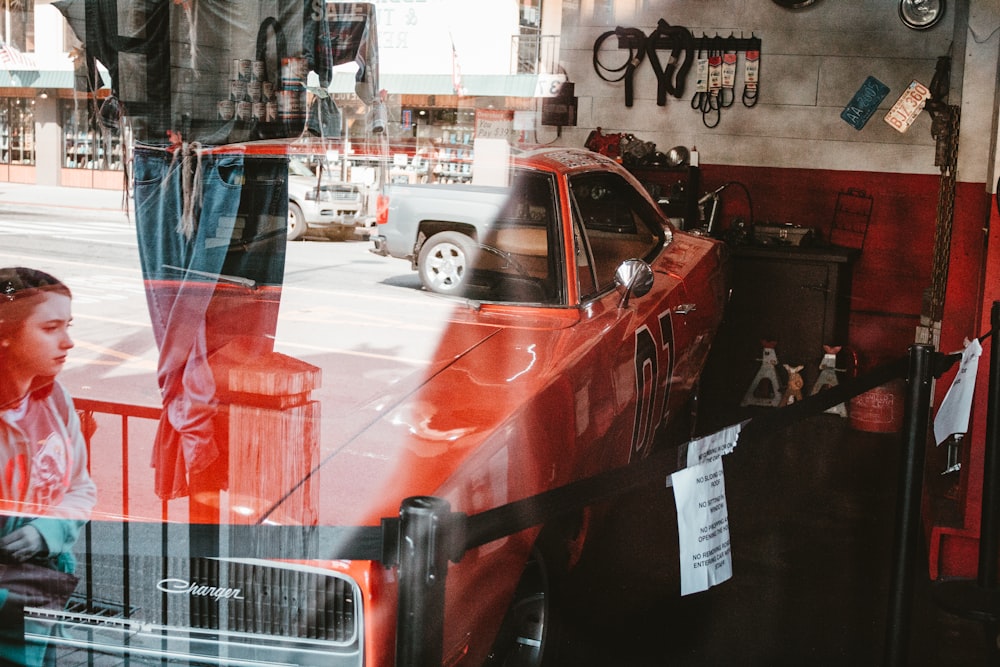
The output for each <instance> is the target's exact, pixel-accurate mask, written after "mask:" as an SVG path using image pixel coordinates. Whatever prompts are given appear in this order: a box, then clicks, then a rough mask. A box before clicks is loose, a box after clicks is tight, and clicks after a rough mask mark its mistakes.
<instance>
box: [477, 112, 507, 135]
mask: <svg viewBox="0 0 1000 667" xmlns="http://www.w3.org/2000/svg"><path fill="white" fill-rule="evenodd" d="M513 135H514V111H513V110H510V109H476V139H503V140H504V141H508V140H510V139H511V137H512V136H513Z"/></svg>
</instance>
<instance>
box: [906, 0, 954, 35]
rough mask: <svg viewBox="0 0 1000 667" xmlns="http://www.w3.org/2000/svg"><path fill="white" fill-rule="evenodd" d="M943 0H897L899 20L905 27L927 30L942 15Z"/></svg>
mask: <svg viewBox="0 0 1000 667" xmlns="http://www.w3.org/2000/svg"><path fill="white" fill-rule="evenodd" d="M944 7H945V0H899V20H900V21H902V22H903V24H904V25H906V27H907V28H913V29H914V30H927V29H928V28H931V27H933V26H934V25H936V24H937V22H938V21H940V20H941V17H942V16H944Z"/></svg>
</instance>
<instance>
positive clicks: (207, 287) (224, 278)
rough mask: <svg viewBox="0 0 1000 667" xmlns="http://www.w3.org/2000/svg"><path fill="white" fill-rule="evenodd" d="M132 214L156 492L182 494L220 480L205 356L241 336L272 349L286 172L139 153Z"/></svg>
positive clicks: (201, 157)
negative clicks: (152, 375)
mask: <svg viewBox="0 0 1000 667" xmlns="http://www.w3.org/2000/svg"><path fill="white" fill-rule="evenodd" d="M134 171H135V217H136V230H137V233H138V236H139V247H140V249H141V252H140V260H141V264H142V272H143V279H144V282H145V285H146V299H147V305H148V308H149V313H150V318H151V320H152V324H153V333H154V337H155V339H156V344H157V347H158V348H159V350H160V358H159V363H158V368H157V381H158V383H159V388H160V394H161V397H162V399H163V407H164V411H163V416H162V417H161V421H160V425H159V429H158V431H157V436H156V442H155V444H154V451H153V465H154V467H155V468H156V492H157V494H158V495H160V497H162V498H165V499H171V498H177V497H180V496H184V495H187V493H188V490H189V489H188V481H189V480H188V478H187V476H188V475H191V474H203V473H206V472H208V471H209V470H210V469H212V470H213V472H214V473H215V474H214V475H213V476H212V477H213V478H214V479H216V480H217V488H223V487H224V485H225V474H224V473H225V469H226V466H227V456H226V455H225V454H226V453H227V452H228V445H227V443H226V442H225V438H224V437H220V436H219V433H218V431H219V429H218V425H217V420H216V417H217V416H218V413H219V400H218V390H217V387H216V383H215V378H214V375H213V371H212V368H211V366H210V363H209V360H210V356H211V354H212V353H213V352H214V351H216V350H218V349H219V348H221V347H222V346H223V345H225V344H226V343H227V342H229V341H231V340H233V339H235V338H237V337H242V338H254V339H255V340H257V341H258V348H259V349H263V348H266V350H265V351H268V350H270V348H271V341H272V340H273V337H274V332H275V329H276V327H277V315H278V302H279V299H280V287H281V283H282V280H283V276H284V258H285V243H286V240H287V236H286V234H287V232H286V230H287V227H286V224H287V223H286V220H287V215H288V183H287V173H288V165H287V162H285V161H284V160H282V159H278V158H247V157H245V156H244V155H243V154H240V153H218V154H213V153H210V152H207V151H205V150H204V149H201V148H199V147H197V146H194V147H192V146H184V147H181V148H178V149H172V150H164V149H154V148H143V147H140V148H138V149H136V154H135V165H134Z"/></svg>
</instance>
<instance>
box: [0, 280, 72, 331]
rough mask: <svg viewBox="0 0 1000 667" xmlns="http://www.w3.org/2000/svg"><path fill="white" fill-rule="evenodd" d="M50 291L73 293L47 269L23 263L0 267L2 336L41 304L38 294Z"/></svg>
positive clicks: (0, 325) (65, 293)
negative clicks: (31, 266)
mask: <svg viewBox="0 0 1000 667" xmlns="http://www.w3.org/2000/svg"><path fill="white" fill-rule="evenodd" d="M50 292H54V293H56V294H64V295H66V296H68V297H71V298H72V296H73V295H72V294H71V293H70V291H69V287H67V286H66V285H65V284H63V282H62V281H60V280H59V279H58V278H56V277H55V276H52V275H49V274H48V273H45V272H44V271H39V270H38V269H29V268H26V267H23V266H14V267H8V268H3V269H0V338H5V337H7V336H10V335H12V334H13V333H14V332H16V331H17V330H18V327H19V326H20V325H21V323H22V322H24V320H25V319H26V318H27V317H28V316H29V315H30V314H31V312H32V311H33V310H34V309H35V306H37V305H38V303H37V301H38V297H40V296H42V295H43V294H48V293H50ZM33 297H34V298H33Z"/></svg>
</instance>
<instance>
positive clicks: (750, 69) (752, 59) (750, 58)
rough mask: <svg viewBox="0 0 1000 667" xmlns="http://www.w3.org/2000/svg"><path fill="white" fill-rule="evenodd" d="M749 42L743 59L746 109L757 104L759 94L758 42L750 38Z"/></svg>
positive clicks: (744, 104) (744, 103)
mask: <svg viewBox="0 0 1000 667" xmlns="http://www.w3.org/2000/svg"><path fill="white" fill-rule="evenodd" d="M750 41H751V47H750V48H748V49H747V51H746V54H745V55H744V58H743V106H745V107H747V108H750V107H753V106H755V105H756V104H757V94H758V93H759V92H760V40H759V39H757V38H755V37H751V38H750Z"/></svg>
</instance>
